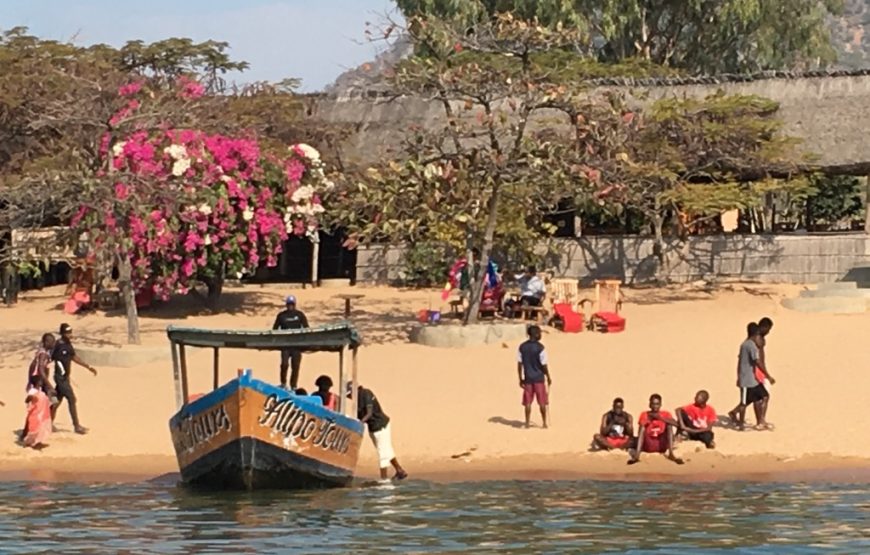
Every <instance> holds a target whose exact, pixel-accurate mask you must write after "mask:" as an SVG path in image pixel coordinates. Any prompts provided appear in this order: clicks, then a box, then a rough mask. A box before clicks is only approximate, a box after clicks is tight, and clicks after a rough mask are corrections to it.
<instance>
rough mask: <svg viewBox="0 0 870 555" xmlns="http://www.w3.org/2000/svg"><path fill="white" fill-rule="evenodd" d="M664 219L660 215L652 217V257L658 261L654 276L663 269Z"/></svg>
mask: <svg viewBox="0 0 870 555" xmlns="http://www.w3.org/2000/svg"><path fill="white" fill-rule="evenodd" d="M664 226H665V219H664V218H663V217H661V216H660V215H656V216H653V255H655V257H656V260H657V261H658V266H657V269H656V275H658V274H659V272H660V271H661V270H662V269H663V267H664V265H665V237H664V231H663V229H664Z"/></svg>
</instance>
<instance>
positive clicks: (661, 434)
mask: <svg viewBox="0 0 870 555" xmlns="http://www.w3.org/2000/svg"><path fill="white" fill-rule="evenodd" d="M661 408H662V396H661V395H659V394H658V393H654V394H652V395H651V396H650V398H649V410H648V411H646V412H643V413H641V415H640V418H639V419H638V421H637V423H638V425H639V426H640V429H639V430H638V432H637V448H636V449H635V450H634V453H633V455H632V457H631V459H629V461H628V464H635V463H639V462H640V455H641V453H663V454H664V453H667V457H668V458H669V459H670V460H672V461H674V462H675V463H677V464H683V459H680V458H677V457H676V456H674V430H676V429H677V428H679V424H678V423H677V421H676V420H674V417H673V416H671V413H669V412H667V411H664V410H661Z"/></svg>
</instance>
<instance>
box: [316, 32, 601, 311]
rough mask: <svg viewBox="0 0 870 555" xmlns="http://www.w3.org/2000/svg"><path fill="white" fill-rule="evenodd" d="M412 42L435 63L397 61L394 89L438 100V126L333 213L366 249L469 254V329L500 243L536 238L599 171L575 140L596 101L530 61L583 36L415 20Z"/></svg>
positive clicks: (336, 201)
mask: <svg viewBox="0 0 870 555" xmlns="http://www.w3.org/2000/svg"><path fill="white" fill-rule="evenodd" d="M409 33H410V34H411V36H412V38H413V39H414V40H415V43H416V44H417V45H420V46H423V47H424V48H425V50H426V51H428V52H430V53H431V54H430V55H429V56H427V57H415V58H412V59H410V60H408V61H406V62H405V63H403V64H401V65H400V66H399V67H398V68H397V69H396V72H395V75H394V77H393V78H392V85H393V87H394V90H395V92H396V93H397V94H407V95H414V96H418V97H423V98H426V99H429V100H430V101H432V102H436V103H438V104H439V105H440V106H441V108H442V110H443V115H444V118H443V126H441V127H436V128H431V129H426V130H423V129H415V130H412V131H411V132H410V133H409V135H408V137H407V141H406V151H405V153H404V156H405V157H404V159H403V160H402V161H393V162H389V163H386V164H383V165H380V166H378V167H373V168H371V169H369V170H368V171H367V172H366V173H365V175H364V176H362V177H361V178H360V179H359V180H358V181H354V182H352V183H349V184H345V186H344V188H343V189H341V190H339V192H338V194H337V195H336V196H335V197H333V198H331V199H330V212H333V209H335V211H334V212H333V213H334V215H335V216H336V217H337V218H339V220H340V221H341V223H342V224H343V225H345V226H347V227H348V228H349V229H350V230H351V231H352V232H353V233H355V234H356V238H357V239H358V240H359V241H362V242H366V241H373V240H378V239H389V240H394V241H402V242H406V241H409V242H412V243H415V242H421V241H425V240H430V239H435V240H437V241H439V242H441V243H447V244H450V245H453V246H454V247H456V248H459V249H461V250H462V251H463V252H465V254H466V256H467V257H468V259H469V260H470V261H471V267H473V268H474V271H473V272H472V278H473V279H472V285H471V292H472V293H471V298H470V306H469V309H468V310H467V311H466V322H472V321H476V319H477V313H478V308H479V305H480V300H481V295H482V293H483V283H484V276H485V272H486V266H487V263H488V261H489V257H490V255H491V253H492V252H493V249H494V247H495V246H496V241H499V242H500V243H501V244H502V245H504V244H505V243H506V242H507V241H506V240H507V239H508V238H511V237H524V236H525V237H528V236H531V235H532V234H534V235H537V236H539V235H540V232H541V231H542V230H543V228H544V226H543V214H544V213H546V212H547V211H548V209H551V208H552V207H554V206H556V205H557V204H558V203H559V201H560V200H562V199H564V198H566V197H571V196H573V192H574V190H575V187H576V186H577V183H578V182H580V181H583V180H585V179H586V177H585V176H586V175H587V173H588V172H590V171H592V169H591V168H589V167H583V168H581V164H580V162H579V161H581V160H583V159H584V158H585V156H586V155H585V153H584V152H582V151H580V150H579V149H578V145H577V143H576V141H575V139H574V134H573V133H572V131H571V130H572V127H573V122H574V121H575V119H576V116H577V114H578V113H580V112H582V111H584V110H586V109H587V104H588V103H589V102H590V101H588V100H586V99H585V97H584V96H583V95H581V92H582V91H581V90H580V89H579V88H577V87H575V86H573V85H572V84H570V83H562V82H559V81H554V80H553V79H552V78H551V76H552V74H553V72H557V71H558V70H557V69H556V68H554V67H552V66H546V67H542V66H540V65H538V64H537V63H536V61H535V56H534V54H535V53H539V52H546V51H550V50H554V49H556V48H560V47H562V46H564V45H566V44H571V43H572V41H573V40H575V39H576V33H575V32H573V31H565V30H557V29H549V28H546V27H543V26H540V25H537V24H535V23H530V22H525V21H520V20H517V19H514V18H513V17H511V16H510V15H503V16H500V17H498V18H497V19H495V20H494V21H485V22H481V23H478V24H477V25H475V26H474V27H473V28H471V29H460V30H458V31H457V30H456V28H455V27H451V26H449V25H444V24H442V23H441V22H438V21H435V20H433V19H427V18H412V19H411V20H410V22H409ZM468 51H471V52H477V53H479V54H481V55H482V56H483V58H484V59H486V60H491V61H492V62H493V63H479V62H478V61H477V60H478V58H477V57H476V56H468V55H465V52H468ZM589 109H591V108H589ZM554 121H556V122H558V123H557V124H556V127H555V128H554V127H553V126H552V125H551V124H552V123H553V122H554ZM476 251H479V252H480V260H475V259H474V258H475V257H474V252H476Z"/></svg>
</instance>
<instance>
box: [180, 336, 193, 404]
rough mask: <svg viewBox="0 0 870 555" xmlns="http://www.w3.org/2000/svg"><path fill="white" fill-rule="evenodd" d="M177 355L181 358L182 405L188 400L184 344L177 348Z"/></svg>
mask: <svg viewBox="0 0 870 555" xmlns="http://www.w3.org/2000/svg"><path fill="white" fill-rule="evenodd" d="M178 352H179V353H178V354H179V357H180V358H181V394H182V397H183V399H184V404H187V400H188V399H189V398H190V395H189V394H188V393H189V392H188V388H187V355H186V353H185V352H184V343H182V344H181V345H179V346H178Z"/></svg>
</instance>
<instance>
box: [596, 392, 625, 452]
mask: <svg viewBox="0 0 870 555" xmlns="http://www.w3.org/2000/svg"><path fill="white" fill-rule="evenodd" d="M633 440H634V425H633V421H632V418H631V415H630V414H628V413H627V412H625V402H624V401H623V400H622V398H620V397H617V398H616V399H614V400H613V408H612V409H611V410H609V411H607V412H605V413H604V414H603V415H602V416H601V428H600V429H599V433H597V434H595V435H594V436H592V447H593V448H598V449H604V450H607V451H610V450H611V449H630V448H631V447H633V445H632V443H633V442H634V441H633Z"/></svg>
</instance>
